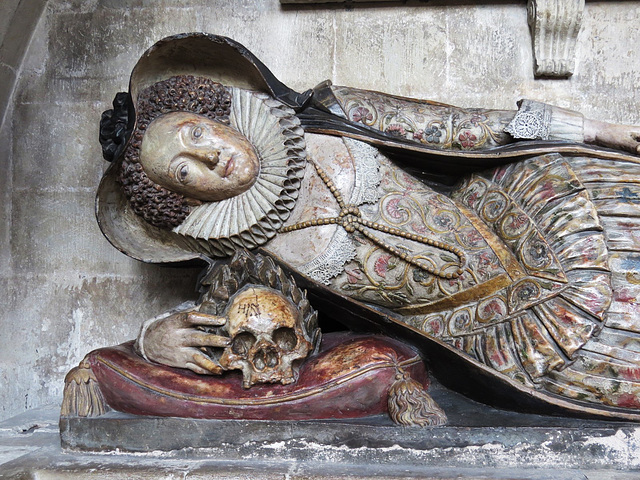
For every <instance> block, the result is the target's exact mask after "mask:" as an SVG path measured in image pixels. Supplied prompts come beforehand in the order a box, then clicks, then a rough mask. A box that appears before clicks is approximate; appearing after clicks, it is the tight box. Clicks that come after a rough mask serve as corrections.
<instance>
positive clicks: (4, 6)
mask: <svg viewBox="0 0 640 480" xmlns="http://www.w3.org/2000/svg"><path fill="white" fill-rule="evenodd" d="M46 3H47V0H3V1H2V2H1V3H0V126H2V125H3V124H4V120H5V115H6V113H7V107H8V105H9V102H10V100H11V95H12V93H13V89H14V87H15V83H16V80H17V78H18V72H19V71H20V65H21V64H22V60H23V58H24V54H25V52H26V51H27V47H28V46H29V42H30V41H31V37H32V35H33V31H34V30H35V27H36V25H37V23H38V20H39V19H40V16H41V15H42V12H43V10H44V7H45V5H46Z"/></svg>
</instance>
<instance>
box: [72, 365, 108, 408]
mask: <svg viewBox="0 0 640 480" xmlns="http://www.w3.org/2000/svg"><path fill="white" fill-rule="evenodd" d="M110 410H111V408H109V405H107V402H106V401H105V399H104V396H103V395H102V392H101V391H100V387H99V386H98V380H97V379H96V376H95V375H94V374H93V371H92V370H91V367H90V366H89V362H88V361H87V359H86V357H85V359H84V360H82V362H80V365H78V366H77V367H75V368H72V369H71V370H70V371H69V373H67V376H66V377H65V378H64V393H63V394H62V408H61V409H60V416H61V417H99V416H100V415H104V414H105V413H107V412H108V411H110Z"/></svg>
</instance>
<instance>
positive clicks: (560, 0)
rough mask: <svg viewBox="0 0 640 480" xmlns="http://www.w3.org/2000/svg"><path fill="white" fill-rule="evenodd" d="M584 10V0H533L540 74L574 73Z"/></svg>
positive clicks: (531, 22) (531, 11) (533, 28)
mask: <svg viewBox="0 0 640 480" xmlns="http://www.w3.org/2000/svg"><path fill="white" fill-rule="evenodd" d="M583 11H584V0H529V4H528V16H529V27H530V28H531V35H532V37H533V54H534V57H535V60H534V61H535V75H536V76H537V77H570V76H571V75H573V70H574V67H575V50H576V39H577V38H578V32H579V31H580V26H581V25H582V12H583Z"/></svg>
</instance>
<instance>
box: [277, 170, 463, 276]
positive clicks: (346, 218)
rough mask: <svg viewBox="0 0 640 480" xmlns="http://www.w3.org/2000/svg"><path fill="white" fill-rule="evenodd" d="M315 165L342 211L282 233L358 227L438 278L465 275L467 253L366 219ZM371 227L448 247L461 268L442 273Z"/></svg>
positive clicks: (369, 236)
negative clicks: (385, 239)
mask: <svg viewBox="0 0 640 480" xmlns="http://www.w3.org/2000/svg"><path fill="white" fill-rule="evenodd" d="M311 163H312V165H313V166H314V167H315V169H316V172H318V175H319V176H320V178H321V179H322V181H323V182H324V184H325V185H326V186H327V188H329V191H330V192H331V194H332V195H333V198H335V199H336V202H338V206H339V207H340V213H339V214H338V216H337V217H329V218H315V219H312V220H306V221H304V222H299V223H296V224H295V225H289V226H287V227H282V228H281V229H280V233H287V232H294V231H296V230H302V229H304V228H309V227H317V226H321V225H340V226H341V227H342V228H344V229H345V230H346V231H347V233H353V232H355V231H356V230H357V231H358V232H360V233H361V234H362V235H364V236H365V237H366V238H368V239H369V240H371V241H372V242H373V243H375V244H376V245H378V246H379V247H381V248H382V249H384V250H386V251H387V252H389V253H391V254H392V255H394V256H395V257H397V258H400V259H401V260H403V261H405V262H407V263H409V264H411V265H413V266H414V267H417V268H419V269H421V270H424V271H425V272H428V273H430V274H432V275H435V276H436V277H440V278H444V279H453V278H458V277H459V276H460V275H462V272H463V271H464V270H463V268H464V265H465V255H464V252H463V251H462V250H461V249H459V248H457V247H454V246H451V245H447V244H445V243H442V242H439V241H437V240H432V239H430V238H427V237H423V236H422V235H417V234H415V233H408V232H405V231H403V230H400V229H398V228H394V227H388V226H386V225H380V224H379V223H375V222H371V221H369V220H365V219H363V218H362V213H360V209H359V208H358V207H357V206H356V205H347V204H345V202H344V200H343V198H342V195H341V194H340V192H339V191H338V189H337V188H336V186H335V184H334V183H333V181H332V180H331V179H330V178H329V177H328V176H327V174H326V173H325V172H324V170H322V168H320V166H319V165H317V164H316V163H315V162H311ZM367 228H369V229H371V230H375V231H378V232H383V233H388V234H389V235H393V236H395V237H400V238H405V239H407V240H412V241H414V242H417V243H421V244H423V245H429V246H431V247H435V248H439V249H440V250H444V251H446V252H449V253H452V254H453V255H455V256H456V257H457V258H458V268H457V270H456V271H455V272H441V271H438V270H436V268H435V267H432V266H431V265H425V264H422V263H420V262H418V260H416V259H414V258H412V257H411V256H410V255H409V254H407V253H406V252H401V251H400V250H398V249H397V248H395V247H394V246H392V245H389V244H388V243H385V242H384V241H383V240H381V239H380V238H378V237H376V236H375V235H373V234H372V233H371V232H369V231H367Z"/></svg>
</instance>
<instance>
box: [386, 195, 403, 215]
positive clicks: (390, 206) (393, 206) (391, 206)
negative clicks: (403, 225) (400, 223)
mask: <svg viewBox="0 0 640 480" xmlns="http://www.w3.org/2000/svg"><path fill="white" fill-rule="evenodd" d="M401 200H402V199H401V198H392V199H391V200H389V201H388V202H387V205H386V210H387V213H388V214H389V216H390V217H391V218H395V219H401V218H404V217H405V216H406V215H407V212H405V211H404V210H403V209H401V208H400V201H401Z"/></svg>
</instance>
